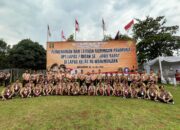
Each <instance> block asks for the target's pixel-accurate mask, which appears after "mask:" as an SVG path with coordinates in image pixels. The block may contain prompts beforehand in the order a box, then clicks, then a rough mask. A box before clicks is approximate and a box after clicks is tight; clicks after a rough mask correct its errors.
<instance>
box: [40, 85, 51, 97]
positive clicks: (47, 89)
mask: <svg viewBox="0 0 180 130" xmlns="http://www.w3.org/2000/svg"><path fill="white" fill-rule="evenodd" d="M42 86H43V88H42V91H43V95H44V96H48V95H50V93H51V90H52V84H50V83H49V84H48V82H45V83H44V85H42Z"/></svg>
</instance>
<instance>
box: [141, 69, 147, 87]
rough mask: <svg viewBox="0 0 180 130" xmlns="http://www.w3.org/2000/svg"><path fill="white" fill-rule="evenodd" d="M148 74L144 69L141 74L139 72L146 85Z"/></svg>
mask: <svg viewBox="0 0 180 130" xmlns="http://www.w3.org/2000/svg"><path fill="white" fill-rule="evenodd" d="M148 78H149V76H148V74H147V73H146V71H143V72H142V74H141V81H143V82H144V83H145V85H147V83H148Z"/></svg>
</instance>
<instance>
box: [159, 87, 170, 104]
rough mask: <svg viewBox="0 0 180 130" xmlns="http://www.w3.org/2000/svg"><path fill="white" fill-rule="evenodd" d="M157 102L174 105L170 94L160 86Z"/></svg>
mask: <svg viewBox="0 0 180 130" xmlns="http://www.w3.org/2000/svg"><path fill="white" fill-rule="evenodd" d="M158 100H159V101H161V102H164V103H172V104H174V101H173V96H172V94H171V93H170V92H168V91H166V90H165V89H164V86H160V90H159V93H158Z"/></svg>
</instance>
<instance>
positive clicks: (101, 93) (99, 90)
mask: <svg viewBox="0 0 180 130" xmlns="http://www.w3.org/2000/svg"><path fill="white" fill-rule="evenodd" d="M104 94H105V88H104V86H103V84H102V83H99V84H98V87H97V88H96V95H99V96H104Z"/></svg>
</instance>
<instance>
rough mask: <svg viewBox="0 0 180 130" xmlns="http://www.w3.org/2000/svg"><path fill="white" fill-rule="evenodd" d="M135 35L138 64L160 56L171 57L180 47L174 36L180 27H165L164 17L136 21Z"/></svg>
mask: <svg viewBox="0 0 180 130" xmlns="http://www.w3.org/2000/svg"><path fill="white" fill-rule="evenodd" d="M136 21H137V23H136V24H134V27H133V33H134V36H133V37H134V38H135V39H136V41H137V56H138V62H139V63H143V62H144V61H147V60H151V59H154V58H156V57H158V56H171V55H173V50H174V49H177V47H178V45H177V42H176V39H175V38H174V37H173V35H174V34H175V33H176V32H177V31H178V28H179V27H178V26H165V23H166V19H165V18H164V16H159V17H156V18H152V17H149V16H147V17H146V19H145V20H140V19H136Z"/></svg>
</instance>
